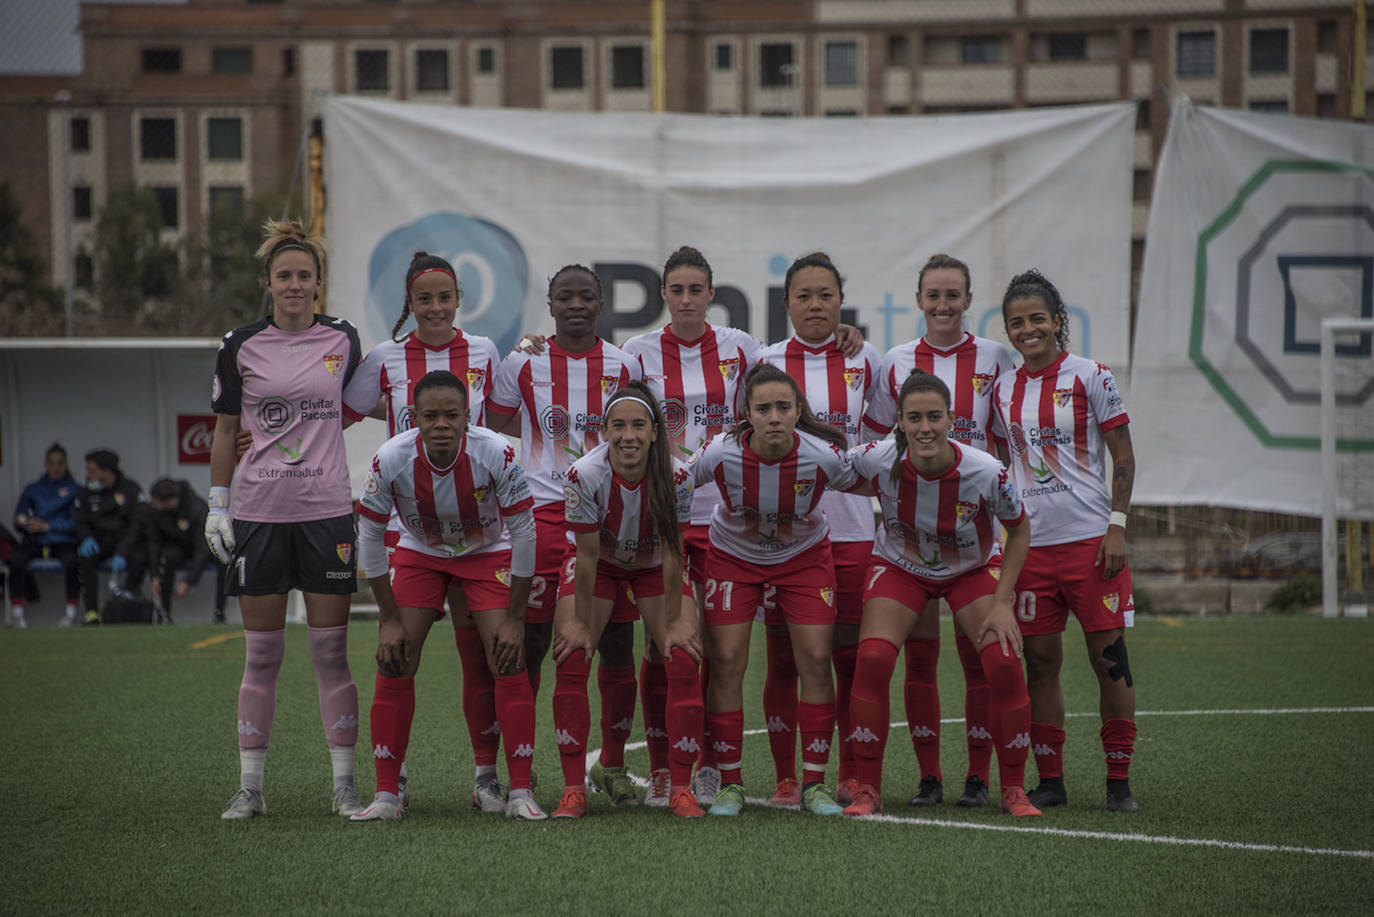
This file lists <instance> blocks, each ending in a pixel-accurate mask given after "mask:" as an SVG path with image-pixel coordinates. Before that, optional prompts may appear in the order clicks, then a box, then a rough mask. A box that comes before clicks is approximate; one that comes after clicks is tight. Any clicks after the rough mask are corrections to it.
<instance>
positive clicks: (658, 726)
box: [639, 659, 701, 773]
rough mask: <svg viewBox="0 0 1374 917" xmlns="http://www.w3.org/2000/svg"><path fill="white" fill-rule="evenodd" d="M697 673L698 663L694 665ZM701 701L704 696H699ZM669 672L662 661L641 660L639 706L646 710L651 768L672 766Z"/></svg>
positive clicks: (646, 730)
mask: <svg viewBox="0 0 1374 917" xmlns="http://www.w3.org/2000/svg"><path fill="white" fill-rule="evenodd" d="M692 674H693V677H695V676H696V669H695V667H694V668H693V669H692ZM697 702H698V703H700V702H701V698H700V697H698V698H697ZM667 703H668V674H667V672H666V671H665V670H664V664H663V663H662V662H652V661H650V660H648V659H645V660H643V661H642V662H641V663H640V664H639V706H640V709H641V710H643V711H644V744H645V745H646V746H648V749H649V772H650V773H653V772H654V771H659V770H663V769H664V768H666V767H667V766H668V711H667Z"/></svg>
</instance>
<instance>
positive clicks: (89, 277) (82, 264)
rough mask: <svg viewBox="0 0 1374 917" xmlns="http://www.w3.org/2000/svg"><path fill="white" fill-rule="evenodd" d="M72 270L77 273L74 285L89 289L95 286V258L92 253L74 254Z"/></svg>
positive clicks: (81, 288)
mask: <svg viewBox="0 0 1374 917" xmlns="http://www.w3.org/2000/svg"><path fill="white" fill-rule="evenodd" d="M72 270H73V271H74V272H75V273H76V277H75V278H74V281H75V284H74V285H75V286H76V288H77V289H78V290H89V289H90V288H91V287H93V286H95V259H94V258H92V257H91V256H90V255H87V254H85V253H82V254H78V255H75V256H73V257H72Z"/></svg>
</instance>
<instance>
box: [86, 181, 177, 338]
mask: <svg viewBox="0 0 1374 917" xmlns="http://www.w3.org/2000/svg"><path fill="white" fill-rule="evenodd" d="M162 228H163V222H162V208H161V207H160V205H159V204H158V199H157V197H156V195H154V193H153V192H152V190H151V189H148V188H141V187H139V186H138V185H135V184H127V185H123V186H121V187H119V188H115V189H114V190H113V191H111V192H110V195H109V197H108V198H106V200H105V206H104V207H102V208H101V210H100V216H99V219H98V220H97V221H96V228H95V247H94V258H95V294H96V301H97V303H98V305H99V307H100V322H99V324H100V325H101V326H102V327H100V328H99V329H96V330H98V331H99V332H103V333H106V334H119V335H129V334H139V333H142V332H146V331H161V332H163V333H166V332H167V331H169V330H173V329H177V328H179V326H180V325H181V324H182V323H181V321H180V313H181V311H182V303H181V298H180V295H179V294H180V293H181V265H180V262H179V259H178V254H177V248H176V246H174V245H170V244H168V243H166V242H164V241H163V240H162Z"/></svg>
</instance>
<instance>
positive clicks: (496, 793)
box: [472, 777, 509, 812]
mask: <svg viewBox="0 0 1374 917" xmlns="http://www.w3.org/2000/svg"><path fill="white" fill-rule="evenodd" d="M472 807H473V808H474V809H481V810H482V811H483V812H508V811H509V810H508V809H507V808H506V797H505V788H504V787H502V786H501V784H500V783H498V782H497V780H496V778H495V777H489V778H487V779H485V780H478V781H477V785H476V786H474V787H473V788H472Z"/></svg>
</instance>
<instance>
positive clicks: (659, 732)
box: [644, 726, 668, 739]
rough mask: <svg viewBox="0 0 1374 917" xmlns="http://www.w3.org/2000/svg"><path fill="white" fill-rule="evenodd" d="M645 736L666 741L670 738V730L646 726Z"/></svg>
mask: <svg viewBox="0 0 1374 917" xmlns="http://www.w3.org/2000/svg"><path fill="white" fill-rule="evenodd" d="M644 735H645V737H647V738H650V739H666V738H668V730H666V729H661V728H659V727H658V726H645V727H644Z"/></svg>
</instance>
